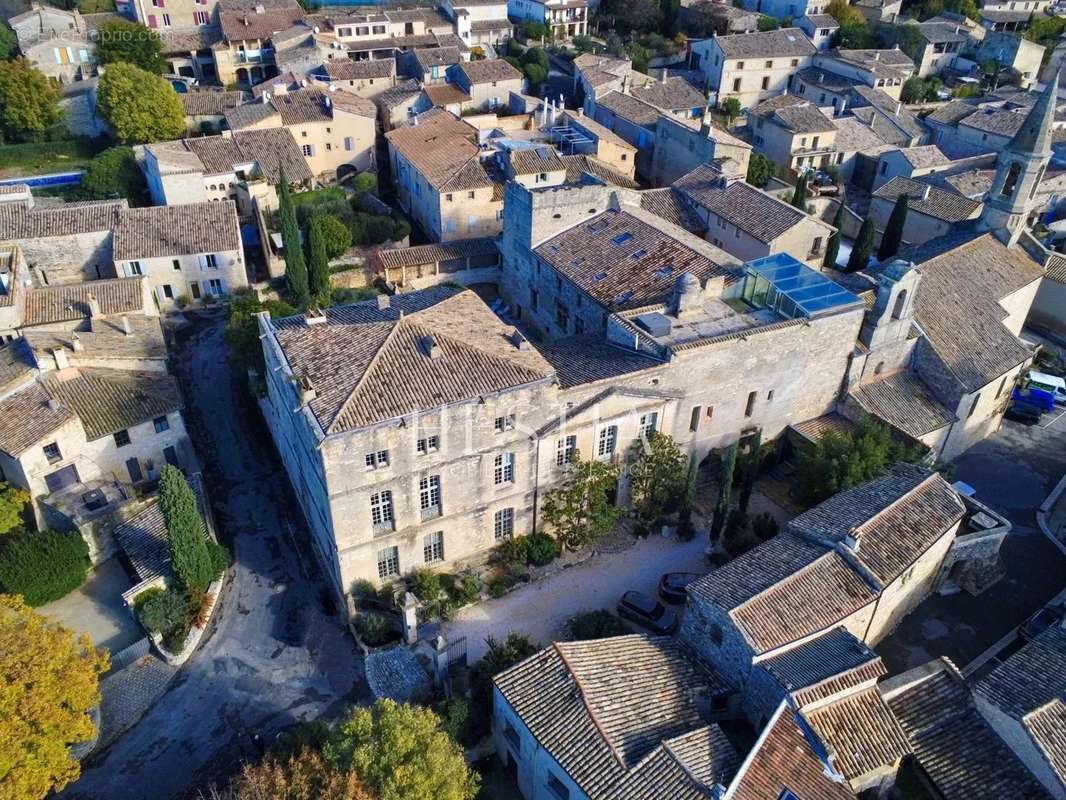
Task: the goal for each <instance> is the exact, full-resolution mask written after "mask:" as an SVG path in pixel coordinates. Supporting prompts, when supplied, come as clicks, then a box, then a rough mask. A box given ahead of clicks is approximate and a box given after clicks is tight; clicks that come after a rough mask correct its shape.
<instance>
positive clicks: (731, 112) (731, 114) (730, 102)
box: [721, 97, 765, 183]
mask: <svg viewBox="0 0 1066 800" xmlns="http://www.w3.org/2000/svg"><path fill="white" fill-rule="evenodd" d="M721 109H722V113H723V114H725V119H726V124H727V125H732V124H733V120H735V119H736V118H737V117H739V116H740V101H739V100H738V99H737V98H735V97H727V98H726V99H725V100H723V101H722V105H721ZM749 165H750V162H749ZM764 183H765V181H764Z"/></svg>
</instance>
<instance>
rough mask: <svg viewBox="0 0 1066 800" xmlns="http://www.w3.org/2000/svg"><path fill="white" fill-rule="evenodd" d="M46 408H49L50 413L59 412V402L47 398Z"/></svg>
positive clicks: (52, 398)
mask: <svg viewBox="0 0 1066 800" xmlns="http://www.w3.org/2000/svg"><path fill="white" fill-rule="evenodd" d="M48 408H50V409H51V410H52V411H59V401H58V400H56V399H55V398H54V397H49V398H48Z"/></svg>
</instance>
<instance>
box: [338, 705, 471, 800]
mask: <svg viewBox="0 0 1066 800" xmlns="http://www.w3.org/2000/svg"><path fill="white" fill-rule="evenodd" d="M324 754H325V756H326V759H327V760H328V761H329V762H330V763H331V764H332V765H333V766H334V767H335V768H337V769H340V770H342V771H349V770H350V771H352V772H354V773H355V774H356V775H358V776H359V777H360V778H361V779H362V780H363V782H364V783H365V784H366V786H367V787H368V788H369V789H370V790H371V791H372V792H373V793H374V794H375V795H376V796H377V797H378V798H379V800H474V798H475V797H477V793H478V788H479V784H480V780H479V777H478V775H477V773H475V772H473V771H472V770H471V769H470V768H469V767H468V766H467V765H466V760H465V759H464V758H463V751H462V749H461V748H460V747H459V745H458V744H456V743H455V742H454V741H453V740H452V739H451V738H450V737H449V736H448V734H447V733H445V732H444V731H443V730H441V728H440V719H439V718H438V717H437V715H436V714H434V713H433V712H432V711H431V710H429V709H428V708H421V707H418V706H412V705H400V704H398V703H395V702H394V701H392V700H379V701H378V702H377V703H375V704H374V705H373V706H372V707H370V708H357V709H356V710H355V711H353V712H352V714H351V716H350V717H348V719H347V720H345V721H344V722H342V723H341V724H340V725H338V726H337V728H336V729H335V730H334V731H333V733H332V734H331V735H330V737H329V739H328V741H327V742H326V745H325V747H324Z"/></svg>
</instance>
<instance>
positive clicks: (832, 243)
mask: <svg viewBox="0 0 1066 800" xmlns="http://www.w3.org/2000/svg"><path fill="white" fill-rule="evenodd" d="M843 224H844V195H843V194H842V195H841V196H840V205H839V206H837V213H836V214H835V215H834V216H833V227H834V228H836V232H835V233H834V234H833V235H832V236H830V237H829V242H828V243H827V244H826V246H825V258H824V259H822V266H823V267H824V268H825V269H836V263H837V256H838V255H840V226H841V225H843Z"/></svg>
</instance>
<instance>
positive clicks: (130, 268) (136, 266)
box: [126, 261, 144, 275]
mask: <svg viewBox="0 0 1066 800" xmlns="http://www.w3.org/2000/svg"><path fill="white" fill-rule="evenodd" d="M126 272H127V273H129V274H130V275H143V274H144V270H142V269H141V262H140V261H131V262H130V263H129V264H127V265H126Z"/></svg>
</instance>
